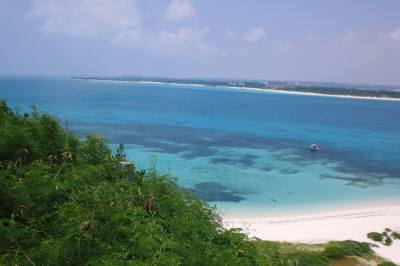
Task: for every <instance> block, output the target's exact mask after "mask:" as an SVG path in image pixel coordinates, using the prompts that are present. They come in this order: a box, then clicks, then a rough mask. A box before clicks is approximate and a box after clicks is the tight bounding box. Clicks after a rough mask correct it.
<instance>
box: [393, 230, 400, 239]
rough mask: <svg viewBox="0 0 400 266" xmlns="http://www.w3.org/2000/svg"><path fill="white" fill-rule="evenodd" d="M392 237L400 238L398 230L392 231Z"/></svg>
mask: <svg viewBox="0 0 400 266" xmlns="http://www.w3.org/2000/svg"><path fill="white" fill-rule="evenodd" d="M392 237H393V238H394V239H398V240H400V234H399V233H397V232H395V231H393V232H392Z"/></svg>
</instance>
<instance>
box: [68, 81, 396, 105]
mask: <svg viewBox="0 0 400 266" xmlns="http://www.w3.org/2000/svg"><path fill="white" fill-rule="evenodd" d="M74 79H79V80H88V81H99V82H124V83H125V82H133V83H143V84H171V85H180V86H198V87H203V86H204V87H206V86H208V87H215V88H227V89H235V90H244V91H257V92H268V93H279V94H293V95H305V96H323V97H335V98H344V99H355V100H381V101H400V98H393V97H373V96H357V95H346V94H325V93H316V92H307V91H292V90H285V89H284V88H276V89H271V88H253V87H239V86H225V85H206V84H196V83H177V82H166V81H144V80H143V81H141V80H117V79H100V78H99V79H96V78H74Z"/></svg>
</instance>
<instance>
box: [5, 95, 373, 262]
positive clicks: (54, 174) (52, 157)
mask: <svg viewBox="0 0 400 266" xmlns="http://www.w3.org/2000/svg"><path fill="white" fill-rule="evenodd" d="M125 160H126V158H125V153H124V149H123V145H120V147H119V149H118V150H117V152H116V153H113V152H112V151H111V149H110V148H109V147H108V145H107V143H106V141H105V139H104V138H102V137H100V136H93V135H88V136H87V137H86V138H85V139H84V140H81V139H79V138H78V137H77V136H75V135H74V134H73V133H70V132H67V131H65V130H64V129H63V128H62V127H61V126H60V124H59V122H58V121H57V119H56V118H55V117H53V116H52V115H50V114H48V113H42V112H38V111H37V110H36V108H35V107H33V108H32V111H31V112H30V113H24V114H22V113H19V112H16V111H13V110H11V109H10V108H9V107H8V106H7V105H6V103H5V102H4V101H0V184H1V185H0V265H328V263H329V261H331V260H332V259H337V258H342V257H344V256H350V255H354V256H364V255H365V254H371V250H370V248H369V246H368V245H366V244H362V243H357V242H353V241H351V242H348V243H345V244H343V243H344V242H339V243H333V244H330V246H329V245H328V247H324V248H323V249H322V250H317V251H313V250H311V251H309V250H308V251H303V250H297V249H296V250H291V251H290V250H289V251H287V250H286V251H285V250H282V249H281V246H280V245H281V244H278V243H274V242H263V241H254V240H249V239H247V237H246V236H245V235H244V234H242V233H240V232H238V231H237V230H226V229H224V228H223V227H222V223H221V219H220V217H219V216H218V215H217V212H216V210H215V209H214V208H213V207H211V206H209V205H208V204H207V203H205V202H202V201H200V200H199V199H197V198H196V197H194V196H193V195H192V194H190V193H188V192H185V191H183V190H181V189H180V188H179V187H178V186H177V185H176V182H175V181H174V180H173V179H171V178H169V177H167V176H161V175H158V174H157V172H156V170H155V169H150V170H147V171H146V172H144V171H137V169H135V166H134V165H132V164H131V165H129V164H126V163H124V162H125ZM121 162H122V163H121Z"/></svg>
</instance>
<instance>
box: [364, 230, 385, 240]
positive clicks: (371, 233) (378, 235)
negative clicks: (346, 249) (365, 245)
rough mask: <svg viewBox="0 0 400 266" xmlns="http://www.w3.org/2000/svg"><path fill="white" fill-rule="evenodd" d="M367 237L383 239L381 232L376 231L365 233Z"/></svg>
mask: <svg viewBox="0 0 400 266" xmlns="http://www.w3.org/2000/svg"><path fill="white" fill-rule="evenodd" d="M367 237H368V238H370V239H372V240H374V241H377V242H382V241H383V234H381V233H378V232H370V233H368V234H367Z"/></svg>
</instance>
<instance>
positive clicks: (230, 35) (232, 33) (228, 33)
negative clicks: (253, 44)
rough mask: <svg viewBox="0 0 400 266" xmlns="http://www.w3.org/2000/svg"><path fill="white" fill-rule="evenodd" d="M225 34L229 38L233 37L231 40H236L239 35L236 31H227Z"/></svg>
mask: <svg viewBox="0 0 400 266" xmlns="http://www.w3.org/2000/svg"><path fill="white" fill-rule="evenodd" d="M225 33H226V35H227V36H228V37H231V38H234V37H236V36H237V34H236V33H235V32H234V31H232V30H226V31H225Z"/></svg>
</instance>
